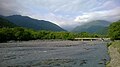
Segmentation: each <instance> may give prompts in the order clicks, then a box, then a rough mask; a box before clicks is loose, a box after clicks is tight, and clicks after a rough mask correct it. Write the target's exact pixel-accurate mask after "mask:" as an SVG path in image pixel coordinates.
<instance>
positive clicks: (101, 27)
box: [72, 20, 111, 34]
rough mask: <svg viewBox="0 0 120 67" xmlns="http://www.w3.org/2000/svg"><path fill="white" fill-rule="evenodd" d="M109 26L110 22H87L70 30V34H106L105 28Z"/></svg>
mask: <svg viewBox="0 0 120 67" xmlns="http://www.w3.org/2000/svg"><path fill="white" fill-rule="evenodd" d="M110 24H111V22H108V21H105V20H95V21H91V22H88V23H86V24H83V25H80V26H77V27H76V28H74V29H73V30H72V32H89V33H100V34H105V33H107V27H108V26H109V25H110Z"/></svg>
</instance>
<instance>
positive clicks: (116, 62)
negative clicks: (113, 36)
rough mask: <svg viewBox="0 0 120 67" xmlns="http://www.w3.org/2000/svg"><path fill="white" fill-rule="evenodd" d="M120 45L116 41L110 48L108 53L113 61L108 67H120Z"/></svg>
mask: <svg viewBox="0 0 120 67" xmlns="http://www.w3.org/2000/svg"><path fill="white" fill-rule="evenodd" d="M119 43H120V41H115V42H113V43H112V44H111V45H110V46H109V47H108V53H109V56H110V58H111V60H110V61H109V62H108V63H107V65H106V67H120V53H119V52H118V49H120V47H118V45H120V44H119ZM116 45H117V46H116Z"/></svg>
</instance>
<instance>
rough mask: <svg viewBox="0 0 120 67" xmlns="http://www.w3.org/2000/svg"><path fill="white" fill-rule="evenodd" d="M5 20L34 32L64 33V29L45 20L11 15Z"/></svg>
mask: <svg viewBox="0 0 120 67" xmlns="http://www.w3.org/2000/svg"><path fill="white" fill-rule="evenodd" d="M6 18H7V19H8V20H9V21H11V22H13V23H14V24H16V25H18V26H21V27H25V28H31V29H35V30H49V31H65V30H64V29H62V28H61V27H59V26H58V25H56V24H54V23H52V22H49V21H45V20H37V19H33V18H30V17H28V16H21V15H12V16H7V17H6Z"/></svg>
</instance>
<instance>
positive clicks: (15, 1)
mask: <svg viewBox="0 0 120 67" xmlns="http://www.w3.org/2000/svg"><path fill="white" fill-rule="evenodd" d="M15 14H17V15H23V16H30V17H32V18H36V19H40V20H48V21H52V22H54V23H55V24H57V25H59V26H61V27H63V28H73V27H75V26H77V25H81V24H84V23H85V22H88V21H92V20H108V21H117V20H119V19H120V0H0V15H5V16H8V15H15Z"/></svg>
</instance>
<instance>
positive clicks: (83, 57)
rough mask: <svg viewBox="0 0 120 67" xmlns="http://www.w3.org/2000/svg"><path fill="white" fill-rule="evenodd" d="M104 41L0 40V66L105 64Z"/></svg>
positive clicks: (95, 66) (89, 66)
mask: <svg viewBox="0 0 120 67" xmlns="http://www.w3.org/2000/svg"><path fill="white" fill-rule="evenodd" d="M106 44H107V43H106V42H100V41H94V42H80V41H28V42H16V43H0V67H105V64H106V62H107V61H109V55H108V52H107V47H106Z"/></svg>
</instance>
